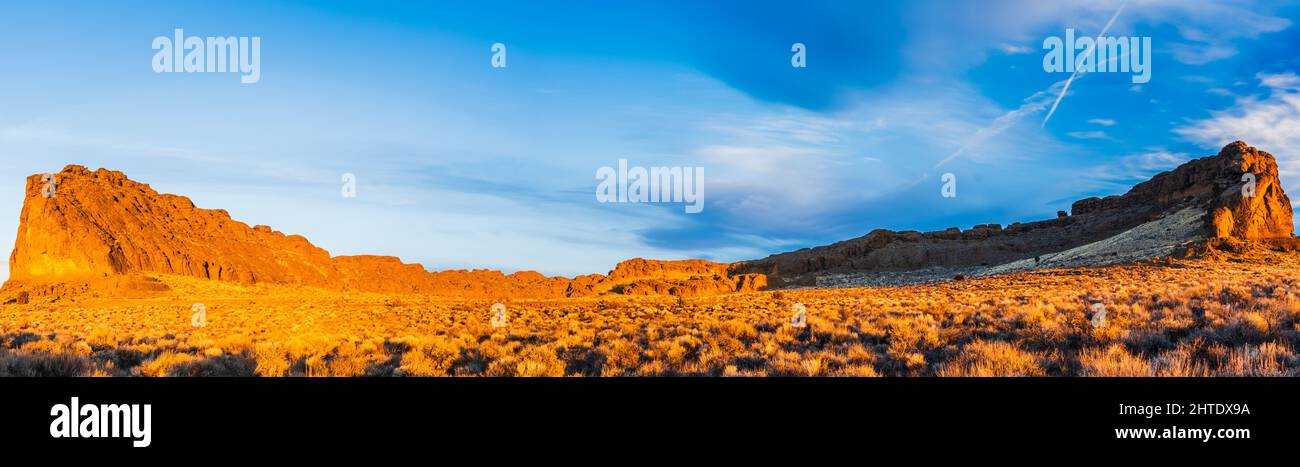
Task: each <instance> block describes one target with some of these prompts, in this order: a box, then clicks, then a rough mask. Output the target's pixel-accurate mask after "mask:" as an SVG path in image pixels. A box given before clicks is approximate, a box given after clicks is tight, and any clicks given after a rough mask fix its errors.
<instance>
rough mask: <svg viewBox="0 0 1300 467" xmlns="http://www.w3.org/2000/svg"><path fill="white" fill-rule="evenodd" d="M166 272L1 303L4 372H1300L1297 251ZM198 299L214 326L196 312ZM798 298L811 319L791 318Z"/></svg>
mask: <svg viewBox="0 0 1300 467" xmlns="http://www.w3.org/2000/svg"><path fill="white" fill-rule="evenodd" d="M160 279H161V280H163V281H164V282H166V283H168V284H169V285H170V286H171V287H172V290H173V291H172V292H170V293H169V295H166V296H161V297H155V298H150V299H112V298H89V297H84V298H65V299H63V300H59V301H56V302H54V303H30V304H24V305H16V304H15V305H5V306H3V307H0V375H3V376H47V375H48V376H76V375H82V376H229V375H235V376H647V375H653V376H669V375H703V376H1055V375H1062V376H1148V375H1149V376H1296V375H1297V374H1300V357H1297V351H1296V349H1297V345H1300V261H1298V260H1297V258H1296V257H1295V256H1286V255H1282V254H1269V255H1268V256H1267V257H1264V258H1252V259H1247V260H1243V259H1240V258H1238V259H1236V260H1232V261H1225V262H1212V261H1180V262H1172V263H1169V264H1163V265H1129V266H1116V267H1107V268H1093V269H1076V270H1062V271H1048V272H1037V273H1025V274H1016V275H1010V276H1001V277H994V278H984V279H974V280H964V281H958V282H950V283H944V284H935V285H927V286H912V287H899V288H874V289H823V290H786V291H780V292H760V293H750V294H736V295H728V296H719V297H705V298H696V299H685V300H679V299H677V298H666V297H664V298H660V297H608V298H595V299H573V300H542V301H506V302H505V303H506V305H507V306H508V309H509V314H510V319H509V325H508V326H507V327H506V328H502V329H496V328H493V327H492V326H491V325H490V324H489V318H490V316H491V312H490V310H489V309H490V307H491V305H492V302H489V301H482V300H477V301H476V300H451V299H442V298H436V297H426V296H415V295H401V296H389V295H379V294H345V293H337V292H328V291H322V290H315V289H305V288H293V287H265V286H259V287H250V288H239V287H235V286H230V285H225V284H219V283H213V282H208V281H201V280H196V279H189V278H183V277H160ZM196 302H201V303H204V304H205V305H206V308H207V323H208V325H207V326H206V327H204V328H199V329H196V328H194V327H192V326H191V324H190V315H191V311H190V309H191V306H192V305H193V304H194V303H196ZM795 303H802V304H804V305H805V306H806V309H807V316H808V319H807V326H806V327H804V328H795V327H792V326H791V325H790V316H791V307H792V306H793V305H794V304H795ZM1093 303H1102V304H1104V306H1105V308H1106V325H1105V326H1104V327H1094V326H1093V320H1092V313H1091V309H1090V305H1091V304H1093Z"/></svg>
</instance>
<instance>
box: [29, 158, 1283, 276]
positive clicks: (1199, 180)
mask: <svg viewBox="0 0 1300 467" xmlns="http://www.w3.org/2000/svg"><path fill="white" fill-rule="evenodd" d="M1293 228H1294V226H1293V221H1292V212H1291V202H1290V200H1289V199H1288V198H1287V196H1286V194H1285V193H1283V192H1282V187H1281V184H1280V182H1279V180H1278V169H1277V162H1276V161H1275V160H1274V159H1273V156H1271V155H1269V154H1268V153H1266V152H1262V151H1259V150H1257V149H1255V148H1253V147H1250V146H1247V145H1246V144H1245V143H1242V142H1240V141H1238V142H1234V143H1232V144H1229V145H1228V146H1226V147H1224V148H1223V150H1222V151H1220V152H1219V154H1218V155H1215V156H1210V157H1205V158H1201V159H1196V160H1193V161H1190V162H1187V163H1185V164H1183V165H1182V166H1180V167H1178V168H1176V169H1174V170H1172V171H1169V172H1165V173H1162V174H1159V175H1156V176H1155V177H1153V178H1152V179H1151V180H1148V181H1146V182H1143V183H1140V184H1138V185H1136V186H1134V187H1133V188H1132V189H1131V190H1129V191H1128V193H1125V194H1123V195H1116V196H1108V197H1105V198H1088V199H1083V200H1079V201H1077V202H1075V203H1074V204H1073V205H1072V206H1071V213H1070V214H1068V215H1067V214H1066V213H1065V212H1058V213H1057V216H1056V217H1055V218H1052V219H1047V220H1042V221H1037V222H1029V223H1023V224H1012V225H1010V226H1007V227H1006V228H1003V227H1002V226H1001V225H998V224H984V225H977V226H975V227H974V228H971V229H969V230H960V229H957V228H949V229H947V230H943V231H937V232H926V233H922V232H916V231H903V232H893V231H888V230H876V231H873V232H871V233H868V234H867V235H865V236H862V237H859V238H856V239H852V240H846V241H842V242H838V243H835V244H833V245H828V246H821V247H816V248H805V249H802V250H799V251H794V252H789V253H782V254H778V255H773V256H769V257H767V258H765V259H761V260H755V261H747V262H740V263H735V264H731V265H727V264H720V263H713V262H709V261H703V260H682V261H651V260H644V259H633V260H628V261H624V262H622V263H619V264H618V265H617V266H616V267H615V268H614V269H613V270H612V271H610V272H609V273H608V274H605V275H599V274H592V275H586V276H579V277H576V278H573V279H568V278H563V277H546V276H543V275H541V274H538V273H536V272H532V271H524V272H517V273H514V274H508V275H507V274H504V273H502V272H500V271H492V270H473V271H465V270H457V271H440V272H428V271H427V270H425V268H424V267H423V266H421V265H419V264H406V263H403V262H402V261H401V260H399V259H397V258H394V257H386V256H368V255H361V256H337V257H331V256H330V254H329V253H328V252H326V251H325V250H323V249H321V248H318V247H316V246H314V245H312V244H311V243H310V242H308V241H307V239H306V238H304V237H302V236H299V235H285V234H283V233H280V232H277V231H275V230H272V229H271V228H270V227H268V226H264V225H258V226H252V227H250V226H248V225H247V224H244V223H242V222H238V221H235V220H233V219H231V218H230V215H229V214H228V213H227V212H226V211H223V210H220V209H200V208H197V207H195V206H194V203H192V202H190V200H189V199H187V198H184V197H181V196H176V195H169V194H159V193H157V192H155V191H154V190H153V189H152V188H150V187H149V185H145V184H142V183H137V182H134V181H131V180H129V179H127V178H126V176H125V175H123V174H122V173H121V172H115V171H109V170H104V169H100V170H96V171H93V172H92V171H90V170H87V169H86V168H84V167H81V166H75V165H72V166H68V167H66V168H64V169H63V171H62V172H59V173H58V174H53V176H52V177H49V176H40V175H34V176H31V177H29V178H28V179H27V192H26V198H25V200H24V203H23V208H22V213H21V218H20V223H19V227H18V237H17V240H16V241H15V243H14V250H13V254H12V255H11V256H10V258H9V267H10V279H9V281H8V282H6V283H5V286H4V289H3V290H4V293H5V295H6V297H9V298H10V299H11V300H15V301H27V300H30V299H31V298H32V297H33V296H35V297H41V296H59V295H63V294H71V293H80V292H82V291H84V290H86V289H88V288H90V287H92V286H93V287H100V288H108V289H112V290H117V291H123V290H126V291H144V292H148V291H156V290H159V289H160V288H165V287H166V286H165V285H164V284H163V283H161V282H159V281H157V280H156V279H154V278H153V277H152V276H156V275H160V274H171V275H183V276H191V277H198V278H203V279H210V280H216V281H223V282H230V283H239V284H262V283H269V284H294V285H302V286H311V287H321V288H328V289H335V290H349V291H368V292H383V293H419V294H433V295H442V296H450V297H460V298H482V299H505V298H561V297H590V296H599V295H605V294H626V295H675V296H698V295H711V294H721V293H731V292H745V291H754V290H761V289H764V288H767V287H768V282H769V281H771V282H772V285H773V286H785V285H818V284H820V282H819V281H820V279H821V278H824V277H825V276H827V275H834V274H860V275H861V274H868V275H873V276H875V277H877V278H879V277H903V278H907V279H906V280H907V281H915V280H916V279H917V278H925V277H929V276H933V275H934V274H929V276H927V275H926V274H914V272H916V271H930V270H934V271H936V272H935V274H939V275H946V276H947V277H953V276H954V275H955V274H954V273H956V274H961V275H982V274H995V273H1002V272H1012V271H1019V270H1026V269H1033V268H1038V267H1073V266H1081V265H1095V264H1109V263H1113V262H1120V261H1133V260H1139V259H1145V258H1151V257H1156V256H1161V255H1167V254H1170V253H1171V252H1172V251H1173V250H1174V249H1175V248H1178V247H1180V246H1183V245H1186V244H1188V243H1189V242H1196V241H1200V240H1205V239H1222V240H1228V241H1269V240H1273V239H1288V241H1291V242H1294V240H1291V239H1292V231H1293ZM851 284H852V283H851ZM856 284H857V285H862V283H856Z"/></svg>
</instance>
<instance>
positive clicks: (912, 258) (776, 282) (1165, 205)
mask: <svg viewBox="0 0 1300 467" xmlns="http://www.w3.org/2000/svg"><path fill="white" fill-rule="evenodd" d="M1247 174H1250V176H1248V175H1247ZM1252 177H1253V179H1254V190H1253V191H1244V190H1243V188H1245V187H1246V185H1247V184H1248V183H1249V181H1250V178H1252ZM1293 232H1294V225H1293V223H1292V212H1291V201H1290V199H1288V198H1287V195H1286V193H1284V192H1283V191H1282V185H1281V182H1280V180H1279V178H1278V168H1277V161H1276V160H1275V159H1274V158H1273V156H1272V155H1271V154H1269V153H1267V152H1264V151H1260V150H1258V149H1256V148H1254V147H1251V146H1249V145H1247V144H1246V143H1243V142H1241V141H1236V142H1233V143H1231V144H1228V145H1227V146H1225V147H1224V148H1223V149H1222V150H1220V151H1219V153H1218V154H1217V155H1214V156H1207V157H1202V158H1199V159H1195V160H1191V161H1188V162H1186V163H1184V164H1182V165H1181V166H1179V167H1177V168H1175V169H1173V170H1171V171H1168V172H1164V173H1160V174H1158V175H1155V176H1154V177H1152V178H1151V179H1150V180H1147V181H1145V182H1142V183H1139V184H1137V185H1135V186H1134V187H1133V188H1132V189H1130V190H1129V191H1128V192H1127V193H1125V194H1123V195H1114V196H1107V197H1105V198H1087V199H1082V200H1079V201H1076V202H1074V203H1073V205H1071V212H1070V213H1069V214H1067V213H1065V212H1059V213H1058V214H1057V217H1056V218H1054V219H1048V220H1041V221H1035V222H1027V223H1017V224H1011V225H1010V226H1008V227H1007V228H1002V226H1001V225H999V224H985V225H977V226H975V227H974V228H972V229H969V230H965V231H962V230H960V229H957V228H955V227H954V228H949V229H947V230H942V231H936V232H917V231H903V232H894V231H889V230H883V229H882V230H875V231H872V232H871V233H868V234H867V235H865V236H862V237H859V238H855V239H852V240H845V241H842V242H838V243H835V244H832V245H827V246H820V247H815V248H805V249H802V250H798V251H793V252H788V253H781V254H777V255H772V256H769V257H767V258H764V259H761V260H755V261H747V262H741V263H736V264H735V265H733V267H732V272H735V273H751V274H752V273H761V274H764V275H766V276H767V278H768V280H769V282H770V283H771V284H772V286H774V287H779V286H785V285H792V284H799V285H813V284H814V283H816V279H817V278H818V277H819V276H824V275H826V274H832V273H863V272H866V273H880V272H891V271H913V270H921V269H929V268H939V269H945V268H946V269H947V270H949V271H951V270H962V271H971V270H973V271H975V273H976V274H977V275H978V274H982V273H1001V272H1013V271H1018V270H1025V269H1034V268H1039V267H1076V266H1089V265H1103V264H1111V263H1114V262H1121V261H1136V260H1142V259H1148V258H1153V257H1158V256H1166V255H1169V254H1173V253H1175V252H1177V251H1179V250H1180V249H1181V250H1183V251H1187V250H1188V249H1190V248H1189V247H1190V246H1192V245H1194V244H1201V245H1204V244H1209V243H1216V240H1217V241H1226V242H1253V243H1255V244H1257V245H1261V244H1263V245H1274V246H1281V247H1284V248H1287V249H1294V248H1295V245H1296V240H1295V238H1294V234H1293ZM948 277H953V276H952V275H949V276H948Z"/></svg>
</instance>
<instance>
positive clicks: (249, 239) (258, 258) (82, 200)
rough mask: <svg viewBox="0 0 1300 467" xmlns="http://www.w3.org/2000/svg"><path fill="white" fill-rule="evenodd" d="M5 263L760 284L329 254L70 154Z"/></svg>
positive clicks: (111, 279)
mask: <svg viewBox="0 0 1300 467" xmlns="http://www.w3.org/2000/svg"><path fill="white" fill-rule="evenodd" d="M9 268H10V278H9V281H7V282H6V283H5V287H4V290H5V291H6V293H7V294H9V295H12V296H15V297H16V296H17V295H18V294H20V293H25V295H23V296H25V297H30V296H32V295H33V294H35V295H37V296H40V295H58V294H59V293H61V292H59V291H68V290H79V288H85V287H90V286H93V287H100V288H105V287H107V288H112V289H119V290H125V289H130V290H137V291H139V290H156V288H157V286H156V285H154V284H155V283H156V282H151V281H150V280H149V279H148V276H149V275H151V274H173V275H183V276H191V277H197V278H202V279H210V280H216V281H222V282H230V283H237V284H293V285H302V286H311V287H321V288H328V289H337V290H354V291H368V292H383V293H423V294H434V295H445V296H452V297H461V298H507V297H508V298H559V297H578V296H594V295H602V294H611V293H612V294H618V293H636V294H644V293H653V294H668V295H679V296H691V295H704V294H715V293H729V292H737V291H747V290H757V289H758V288H760V287H762V285H763V284H764V282H763V280H762V278H761V277H754V276H752V275H744V274H740V275H731V274H729V273H728V272H727V265H725V264H720V263H712V262H708V261H700V260H686V261H650V260H642V259H636V260H630V261H625V262H623V263H620V264H619V265H618V266H617V267H615V269H614V270H613V271H611V272H610V274H609V275H607V276H601V275H589V276H581V277H578V278H576V279H567V278H563V277H546V276H543V275H541V274H539V273H536V272H532V271H524V272H517V273H514V274H508V275H507V274H503V273H502V272H500V271H492V270H473V271H465V270H454V271H440V272H428V271H426V270H425V269H424V267H423V266H421V265H419V264H406V263H403V262H402V261H401V260H399V259H397V258H394V257H387V256H368V255H360V256H338V257H331V256H330V254H329V252H327V251H325V250H324V249H321V248H319V247H316V246H314V245H312V244H311V242H309V241H307V239H306V238H304V237H302V236H300V235H285V234H283V233H281V232H278V231H275V230H273V229H272V228H270V227H268V226H264V225H257V226H251V227H250V226H249V225H248V224H245V223H243V222H239V221H236V220H233V219H231V217H230V215H229V213H227V212H226V211H224V210H220V209H200V208H198V207H195V205H194V203H193V202H191V201H190V200H189V199H188V198H185V197H182V196H176V195H170V194H160V193H158V192H156V191H154V190H153V189H152V188H150V187H149V185H146V184H143V183H138V182H135V181H132V180H130V179H128V178H127V177H126V175H124V174H122V173H121V172H116V171H110V170H105V169H99V170H95V171H90V170H87V169H86V168H85V167H81V166H75V165H71V166H68V167H66V168H64V169H63V171H61V172H59V173H57V174H52V175H33V176H31V177H28V179H27V191H26V197H25V199H24V202H23V208H22V213H21V214H20V219H19V227H18V236H17V239H16V241H15V242H14V250H13V253H12V254H11V256H10V258H9ZM60 284H64V285H60ZM66 284H81V285H79V286H76V287H70V286H67V285H66ZM87 284H89V285H87ZM56 285H57V286H56Z"/></svg>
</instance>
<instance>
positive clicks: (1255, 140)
mask: <svg viewBox="0 0 1300 467" xmlns="http://www.w3.org/2000/svg"><path fill="white" fill-rule="evenodd" d="M1256 78H1257V79H1258V80H1259V83H1260V84H1259V88H1260V90H1262V91H1263V92H1264V93H1263V94H1262V95H1252V96H1245V97H1239V98H1237V99H1236V102H1235V103H1234V104H1233V105H1232V106H1231V107H1229V108H1227V109H1224V110H1219V111H1214V112H1210V117H1209V118H1206V119H1200V120H1194V121H1193V122H1192V123H1191V124H1190V125H1187V126H1184V127H1181V128H1177V129H1175V130H1174V131H1175V133H1178V134H1180V135H1182V136H1184V137H1186V138H1187V139H1189V140H1191V141H1192V142H1195V143H1197V144H1199V145H1201V146H1203V147H1206V148H1209V149H1215V150H1217V149H1218V148H1221V147H1223V146H1224V145H1226V144H1228V143H1231V142H1233V141H1236V140H1242V141H1245V142H1246V143H1247V144H1250V145H1252V146H1255V147H1258V148H1259V149H1260V150H1263V151H1268V152H1269V153H1270V154H1273V156H1274V157H1276V158H1277V159H1278V166H1279V169H1280V171H1281V172H1282V184H1283V186H1284V187H1285V188H1286V189H1287V190H1288V191H1291V192H1293V193H1294V192H1297V190H1298V189H1300V152H1297V149H1296V148H1300V76H1297V75H1296V74H1295V73H1289V72H1288V73H1278V74H1268V73H1259V74H1257V75H1256Z"/></svg>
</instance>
